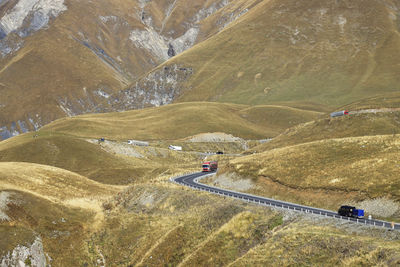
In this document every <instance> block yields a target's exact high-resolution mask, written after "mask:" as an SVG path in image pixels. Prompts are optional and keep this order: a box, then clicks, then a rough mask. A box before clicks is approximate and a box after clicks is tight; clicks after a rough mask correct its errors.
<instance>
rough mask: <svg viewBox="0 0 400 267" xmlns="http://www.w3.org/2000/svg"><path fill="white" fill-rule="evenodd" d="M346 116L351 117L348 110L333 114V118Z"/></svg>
mask: <svg viewBox="0 0 400 267" xmlns="http://www.w3.org/2000/svg"><path fill="white" fill-rule="evenodd" d="M344 115H349V111H348V110H341V111H336V112H332V113H331V117H332V118H334V117H340V116H344Z"/></svg>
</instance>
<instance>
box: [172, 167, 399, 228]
mask: <svg viewBox="0 0 400 267" xmlns="http://www.w3.org/2000/svg"><path fill="white" fill-rule="evenodd" d="M214 174H215V173H207V172H196V173H191V174H187V175H183V176H179V177H175V178H171V181H173V182H175V183H177V184H180V185H184V186H188V187H190V188H193V189H198V190H202V191H207V192H210V193H213V194H217V195H221V196H225V197H231V198H236V199H240V200H243V201H247V202H252V203H255V204H258V205H262V206H270V207H276V208H281V209H287V210H292V211H297V212H304V213H309V214H315V215H319V216H323V217H331V218H336V219H339V220H345V221H350V222H354V223H358V224H364V225H370V226H376V227H383V228H389V229H396V230H400V224H394V223H392V222H386V221H380V220H375V219H371V220H369V219H364V218H352V217H345V216H340V215H338V213H337V212H333V211H330V210H324V209H318V208H314V207H309V206H303V205H299V204H295V203H290V202H284V201H279V200H274V199H271V198H265V197H260V196H254V195H250V194H245V193H240V192H235V191H231V190H226V189H222V188H218V187H214V186H209V185H205V184H202V183H200V182H199V180H200V179H202V178H205V177H206V176H209V175H214Z"/></svg>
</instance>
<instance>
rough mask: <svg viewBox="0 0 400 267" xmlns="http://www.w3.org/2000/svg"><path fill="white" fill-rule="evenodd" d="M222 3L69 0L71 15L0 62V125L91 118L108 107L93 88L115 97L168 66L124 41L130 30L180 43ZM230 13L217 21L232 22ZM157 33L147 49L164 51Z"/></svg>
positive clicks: (28, 39)
mask: <svg viewBox="0 0 400 267" xmlns="http://www.w3.org/2000/svg"><path fill="white" fill-rule="evenodd" d="M14 2H15V1H13V3H14ZM221 2H222V1H221V0H218V1H206V0H199V1H196V3H195V4H193V3H192V2H190V1H189V0H184V1H183V0H181V1H174V2H171V1H168V0H157V1H150V2H149V1H145V2H140V3H139V1H122V0H115V1H114V0H113V1H110V0H99V1H94V2H91V1H79V0H69V1H66V2H65V5H66V6H67V8H68V9H67V10H66V11H64V12H63V13H62V14H60V15H59V16H58V17H57V18H55V19H51V20H50V22H49V25H48V27H45V28H43V29H42V30H40V31H38V32H35V33H33V34H32V35H31V36H29V37H26V38H24V39H23V40H22V39H21V40H22V41H23V48H22V49H20V50H19V51H17V52H15V53H13V54H10V55H8V56H6V57H4V58H1V59H0V91H1V94H0V113H1V114H0V127H3V126H7V127H8V128H9V129H10V127H11V126H12V125H13V123H17V122H18V121H23V122H25V124H26V126H25V128H27V129H29V130H33V129H34V126H33V125H32V124H31V123H30V121H29V119H32V120H33V121H35V122H36V123H37V124H39V125H40V126H42V125H44V124H47V123H49V122H50V121H53V120H55V119H57V118H60V117H65V116H67V115H69V114H82V113H87V112H91V111H92V110H93V109H94V107H95V106H96V105H97V104H98V103H99V102H102V101H105V102H106V101H107V99H106V98H105V97H102V96H101V95H100V94H99V93H98V90H102V91H103V92H104V93H106V94H112V93H113V92H115V91H118V90H119V89H122V88H123V87H125V86H127V85H128V84H129V83H130V82H132V81H133V80H134V79H135V78H137V77H139V76H140V75H143V74H144V73H146V72H147V71H149V70H150V69H152V68H154V67H155V66H157V65H158V64H160V63H161V62H163V61H164V60H165V59H163V58H159V57H158V56H157V55H155V54H153V53H152V52H151V51H149V50H147V49H146V48H145V47H143V46H140V45H135V44H134V43H133V42H132V41H131V40H130V39H129V38H130V35H131V32H132V31H134V30H137V31H143V32H148V30H153V31H154V35H157V34H161V35H163V36H164V37H165V39H166V40H167V39H169V38H177V37H179V36H182V35H183V34H184V33H185V32H186V31H187V30H188V29H189V28H190V27H193V25H195V24H196V23H198V25H202V24H203V22H202V20H204V19H205V17H206V16H208V15H210V14H209V12H211V11H212V12H215V11H216V8H220V7H222V5H223V4H222V3H221ZM241 2H244V3H246V2H253V0H246V1H241ZM14 4H15V3H14ZM142 5H143V6H142ZM228 6H235V5H233V4H232V5H231V4H229V5H228ZM246 7H247V5H246ZM227 8H228V7H227ZM231 8H233V7H231ZM231 8H228V9H227V10H226V11H220V12H219V16H225V17H229V15H230V11H231V10H230V9H231ZM241 8H243V9H244V8H245V6H243V7H241ZM2 10H3V9H2ZM205 10H208V11H207V12H205ZM168 11H170V12H168ZM197 19H198V21H197ZM27 21H28V19H27ZM217 21H218V16H216V17H214V19H213V20H212V21H211V22H208V25H213V26H211V27H201V28H202V29H201V31H202V32H201V34H205V35H207V36H209V35H212V34H215V33H216V32H215V30H216V29H217V28H218V27H215V24H217ZM27 23H28V22H27ZM27 23H25V24H27ZM146 23H147V24H149V25H146ZM25 26H28V25H25ZM13 34H14V33H12V34H10V36H13ZM14 35H16V34H14ZM154 35H153V36H152V37H153V38H152V39H151V40H148V41H147V43H151V42H152V45H153V46H154V47H158V46H160V47H159V48H160V49H161V48H162V44H159V43H157V38H155V37H154ZM7 38H8V37H7ZM18 38H19V37H16V38H15V39H16V40H19V39H18ZM160 38H161V37H160ZM9 39H12V38H11V37H9ZM200 39H201V38H200ZM200 39H199V41H200ZM195 41H196V40H195ZM144 42H146V41H144ZM164 45H165V44H164ZM3 105H4V106H3ZM60 105H62V106H64V109H67V111H64V110H63V109H62V108H60ZM17 107H18V108H17ZM16 128H17V130H18V131H20V132H21V130H22V129H19V127H18V125H17V126H16Z"/></svg>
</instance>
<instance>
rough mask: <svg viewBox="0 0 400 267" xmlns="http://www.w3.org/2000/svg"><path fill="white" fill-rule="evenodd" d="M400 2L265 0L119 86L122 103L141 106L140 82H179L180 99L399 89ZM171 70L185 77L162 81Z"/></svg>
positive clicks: (255, 100)
mask: <svg viewBox="0 0 400 267" xmlns="http://www.w3.org/2000/svg"><path fill="white" fill-rule="evenodd" d="M399 10H400V3H399V2H398V1H391V0H383V1H373V0H371V1H363V0H355V1H351V2H348V1H330V0H322V1H320V0H310V1H291V0H274V1H260V2H259V3H258V4H257V6H256V8H252V9H251V10H249V11H248V12H247V13H246V14H244V15H243V16H241V17H240V18H239V19H238V20H237V21H235V22H234V23H232V24H231V25H229V26H228V27H227V28H225V29H224V30H223V31H222V32H220V33H219V34H217V35H215V36H212V37H210V38H209V39H207V40H205V41H204V42H202V43H200V44H198V45H196V46H194V47H193V48H192V49H190V50H187V51H185V52H184V53H182V54H181V55H178V56H177V57H174V58H172V59H171V60H169V61H167V62H165V63H164V64H163V65H162V66H160V67H158V68H156V69H155V70H154V71H152V72H151V73H150V74H147V75H145V76H143V77H142V78H141V79H140V80H139V81H138V82H137V83H134V84H133V85H132V86H131V87H130V88H129V89H126V90H124V91H123V92H122V93H119V94H118V97H117V98H116V99H118V101H117V100H116V102H115V105H116V106H117V108H120V109H126V108H129V107H134V106H135V105H136V104H135V103H134V102H135V98H136V97H137V93H136V92H137V90H138V89H141V90H142V89H143V90H144V89H145V91H146V92H148V93H149V94H154V93H153V92H154V91H155V90H156V89H157V88H158V87H160V86H164V88H175V91H169V93H170V95H169V96H170V98H173V99H174V101H180V102H183V101H195V100H196V101H197V100H204V101H221V102H234V103H245V104H271V103H280V104H282V103H285V105H290V106H298V105H300V104H301V105H303V106H304V105H308V106H309V107H314V108H315V107H316V106H321V105H322V106H327V107H328V108H329V107H333V108H335V107H338V106H342V105H345V104H348V103H351V102H354V101H357V100H359V99H362V98H365V97H368V96H371V97H372V96H384V95H385V94H390V93H392V92H396V91H397V92H398V91H399V89H400V88H399V84H400V76H399V75H398V73H400V65H399V64H398V62H400V35H399V30H400V26H399V25H400V23H399V21H400V15H399ZM175 66H178V67H179V68H178V69H177V71H174V73H176V75H175V76H170V70H171V69H174V68H175ZM183 68H185V69H190V75H183V74H182V73H181V72H180V70H181V69H183ZM166 77H178V79H175V80H174V81H173V82H170V83H167V84H165V83H162V81H165V79H166ZM179 77H181V78H179ZM160 83H161V85H160ZM172 85H173V86H172Z"/></svg>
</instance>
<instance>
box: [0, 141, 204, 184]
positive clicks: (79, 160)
mask: <svg viewBox="0 0 400 267" xmlns="http://www.w3.org/2000/svg"><path fill="white" fill-rule="evenodd" d="M33 136H34V134H25V135H21V136H17V137H14V138H11V139H8V140H6V141H3V142H1V143H0V161H2V162H10V161H14V162H31V163H38V164H44V165H50V166H55V167H58V168H62V169H65V170H69V171H72V172H76V173H79V174H80V175H83V176H86V177H88V178H90V179H92V180H95V181H98V182H101V183H104V184H128V183H136V182H138V181H142V180H143V179H150V178H153V177H155V176H157V175H158V174H160V173H162V172H171V171H172V170H174V171H176V170H185V169H188V168H189V169H190V168H193V166H197V165H198V164H199V161H201V159H200V158H197V157H196V155H192V154H179V153H177V152H174V151H169V150H167V149H161V148H160V149H158V148H152V147H150V148H148V149H146V148H138V147H132V146H130V145H127V144H120V143H109V144H108V143H107V144H106V143H105V144H97V141H95V142H89V141H87V140H85V139H80V138H76V137H71V136H64V135H41V134H39V136H38V137H33ZM39 151H40V152H39Z"/></svg>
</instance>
